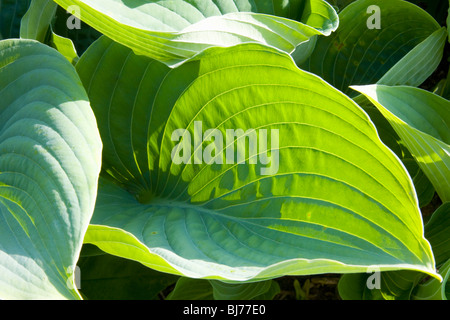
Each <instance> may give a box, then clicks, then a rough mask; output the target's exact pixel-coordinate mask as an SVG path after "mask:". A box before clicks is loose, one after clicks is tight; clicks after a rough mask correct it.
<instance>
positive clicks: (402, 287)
mask: <svg viewBox="0 0 450 320" xmlns="http://www.w3.org/2000/svg"><path fill="white" fill-rule="evenodd" d="M449 213H450V202H447V203H445V204H443V205H441V206H440V207H439V209H438V210H436V211H435V212H434V213H433V216H432V218H431V219H430V220H429V221H428V223H427V224H426V225H425V238H426V239H428V240H429V241H430V243H431V246H432V248H433V253H434V256H435V259H436V265H437V266H438V268H439V273H440V274H441V276H442V278H443V281H442V282H440V281H433V280H428V281H426V282H424V278H425V276H424V275H423V273H419V272H415V271H409V270H401V271H388V272H381V273H380V274H379V275H378V280H379V287H378V288H369V286H368V285H367V283H368V282H370V279H369V277H371V276H372V275H370V274H364V273H359V274H346V275H343V276H342V277H341V279H340V281H339V285H338V290H339V295H340V296H341V298H343V299H344V300H379V299H384V300H410V299H429V298H430V297H434V298H438V299H442V298H445V290H447V291H449V289H450V288H449V287H448V279H449V277H448V273H449V270H448V262H447V260H448V257H449V256H450V255H449V253H450V242H449V241H448V234H449V233H448V232H449V229H450V223H449V222H450V215H449ZM446 262H447V265H446V264H445V263H446Z"/></svg>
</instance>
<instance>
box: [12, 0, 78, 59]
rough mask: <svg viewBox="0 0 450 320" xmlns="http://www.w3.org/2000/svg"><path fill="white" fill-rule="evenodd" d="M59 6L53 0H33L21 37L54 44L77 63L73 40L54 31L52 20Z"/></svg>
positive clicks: (22, 26)
mask: <svg viewBox="0 0 450 320" xmlns="http://www.w3.org/2000/svg"><path fill="white" fill-rule="evenodd" d="M57 8H58V5H57V4H56V3H55V2H53V0H35V1H33V2H32V3H31V6H30V8H29V9H28V11H27V13H26V14H25V16H24V17H23V19H22V21H21V28H20V37H21V38H22V39H33V40H37V41H39V42H42V43H45V44H49V45H51V46H53V47H54V48H55V49H56V50H58V51H59V52H60V53H61V54H62V55H63V56H65V57H66V58H67V60H69V61H70V62H71V63H72V64H73V65H75V64H76V62H77V61H78V55H77V52H76V49H75V46H74V44H73V42H72V41H71V40H70V39H68V38H65V37H61V36H59V35H57V34H56V33H54V32H53V26H52V22H53V20H54V18H55V15H56V11H57ZM49 29H50V32H49Z"/></svg>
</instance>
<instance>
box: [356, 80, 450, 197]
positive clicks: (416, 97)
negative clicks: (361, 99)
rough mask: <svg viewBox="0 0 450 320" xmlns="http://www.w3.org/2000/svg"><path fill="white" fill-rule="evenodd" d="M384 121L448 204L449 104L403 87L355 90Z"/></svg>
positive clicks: (422, 92) (449, 155)
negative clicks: (378, 111) (371, 105)
mask: <svg viewBox="0 0 450 320" xmlns="http://www.w3.org/2000/svg"><path fill="white" fill-rule="evenodd" d="M353 88H354V89H355V90H358V91H359V92H361V93H363V94H364V95H365V96H366V97H367V98H368V99H369V100H370V101H371V102H372V103H374V104H375V105H376V107H377V108H378V109H379V110H380V112H381V113H382V114H383V115H384V116H385V117H386V119H387V120H388V121H389V123H390V124H391V125H392V127H393V128H394V129H395V131H396V132H397V134H398V135H399V136H400V138H401V139H402V141H403V142H404V143H405V145H406V146H407V147H408V149H409V151H410V152H411V154H412V155H413V156H414V158H415V159H416V161H417V163H418V164H419V166H420V167H421V169H422V170H423V171H424V173H425V174H426V175H427V177H428V178H429V179H430V181H431V182H432V183H433V186H434V188H435V189H436V192H437V193H438V195H439V196H440V197H441V199H442V201H443V202H447V201H450V181H449V179H450V146H449V143H450V117H449V115H450V113H449V110H450V101H448V100H446V99H444V98H442V97H440V96H438V95H435V94H433V93H431V92H428V91H425V90H422V89H418V88H413V87H406V86H398V87H388V86H382V85H370V86H354V87H353Z"/></svg>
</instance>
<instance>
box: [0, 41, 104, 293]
mask: <svg viewBox="0 0 450 320" xmlns="http://www.w3.org/2000/svg"><path fill="white" fill-rule="evenodd" d="M0 101H1V104H0V298H1V299H62V298H79V297H80V296H79V294H78V292H77V290H76V288H75V286H74V282H73V280H74V279H73V276H74V270H75V264H76V261H77V259H78V255H79V252H80V250H81V245H82V242H83V237H84V234H85V232H86V229H87V227H88V224H89V221H90V218H91V216H92V212H93V209H94V203H95V199H96V192H97V180H98V174H99V171H100V165H101V141H100V136H99V133H98V129H97V126H96V121H95V118H94V114H93V113H92V110H91V108H90V105H89V102H88V98H87V95H86V92H85V90H84V88H83V86H82V84H81V82H80V80H79V78H78V75H77V74H76V72H75V69H74V68H73V66H72V65H70V63H69V62H68V61H67V60H66V59H65V58H64V57H63V56H61V55H60V54H59V53H58V52H56V51H55V50H53V49H51V48H49V47H47V46H45V45H42V44H40V43H38V42H35V41H30V40H4V41H1V42H0Z"/></svg>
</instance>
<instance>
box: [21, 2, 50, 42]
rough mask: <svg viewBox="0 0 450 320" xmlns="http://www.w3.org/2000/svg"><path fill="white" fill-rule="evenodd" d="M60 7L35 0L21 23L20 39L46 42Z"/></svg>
mask: <svg viewBox="0 0 450 320" xmlns="http://www.w3.org/2000/svg"><path fill="white" fill-rule="evenodd" d="M57 7H58V5H57V4H56V3H55V2H53V1H50V0H34V1H32V2H31V5H30V7H29V9H28V11H27V13H26V14H25V16H24V17H23V19H22V20H21V22H20V37H21V38H23V39H34V40H37V41H40V42H44V41H45V40H46V37H47V31H48V28H49V26H50V24H51V22H52V19H53V17H54V15H55V13H56V8H57Z"/></svg>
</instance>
